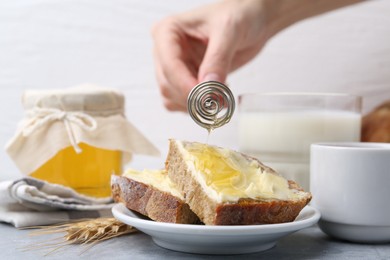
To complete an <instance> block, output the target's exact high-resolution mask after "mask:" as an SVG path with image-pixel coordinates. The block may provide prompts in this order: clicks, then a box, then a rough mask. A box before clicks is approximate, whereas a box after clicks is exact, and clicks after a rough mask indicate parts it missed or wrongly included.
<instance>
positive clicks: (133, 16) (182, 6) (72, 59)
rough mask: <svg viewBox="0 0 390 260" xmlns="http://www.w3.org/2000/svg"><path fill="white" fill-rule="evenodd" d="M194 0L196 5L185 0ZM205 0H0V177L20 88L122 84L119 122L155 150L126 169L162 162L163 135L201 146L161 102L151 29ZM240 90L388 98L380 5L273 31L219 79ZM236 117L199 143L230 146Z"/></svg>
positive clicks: (388, 6) (389, 23) (388, 17)
mask: <svg viewBox="0 0 390 260" xmlns="http://www.w3.org/2000/svg"><path fill="white" fill-rule="evenodd" d="M195 2H196V3H195ZM208 2H211V1H210V0H202V1H190V0H164V1H136V0H113V1H103V0H77V1H76V0H61V1H60V0H35V1H31V0H18V1H5V0H2V1H0V145H1V147H2V148H1V150H0V180H3V179H9V178H16V177H18V176H19V173H18V170H17V169H16V167H15V166H14V165H13V162H12V161H11V160H10V159H9V158H8V156H7V155H6V153H5V152H4V149H3V147H4V145H5V143H6V142H7V140H8V139H10V138H11V136H12V135H13V133H14V131H15V128H16V125H17V122H18V121H19V120H20V119H21V118H22V117H23V109H22V106H21V103H20V97H21V95H22V93H23V91H24V90H25V89H32V88H36V89H41V88H65V87H69V86H72V85H76V84H81V83H85V82H89V83H95V84H98V85H101V86H106V87H115V88H118V89H120V90H122V91H123V92H124V94H125V96H126V102H127V103H126V113H127V117H128V119H129V120H130V121H131V122H132V123H133V124H134V125H135V126H136V127H137V128H138V129H139V130H141V131H142V132H143V133H144V134H145V135H146V136H147V137H148V138H149V139H150V140H151V141H152V142H153V143H154V144H155V145H156V146H157V147H158V148H159V149H160V150H161V153H162V157H161V158H156V159H150V160H149V159H146V160H144V159H143V158H141V157H135V160H134V161H133V163H132V165H131V166H132V167H135V168H154V167H159V168H160V167H163V161H164V156H165V154H166V150H167V139H168V138H177V139H186V140H191V141H195V140H196V141H201V142H205V141H206V139H207V132H206V131H205V130H204V129H201V128H200V127H198V126H197V125H196V124H195V123H194V122H192V120H191V119H190V118H189V117H188V116H187V115H185V114H183V113H172V112H168V111H166V110H165V108H164V107H163V106H162V102H161V98H160V94H159V90H158V87H157V83H156V80H155V77H154V68H153V60H152V46H153V45H152V39H151V36H150V29H151V26H152V25H153V24H154V23H155V22H157V21H158V20H160V19H162V18H163V17H165V16H167V15H169V14H172V13H176V12H179V11H183V10H187V9H191V8H192V7H195V6H198V5H201V4H204V3H208ZM229 85H230V86H231V88H232V89H233V92H234V94H235V95H236V96H238V95H239V94H240V93H243V92H254V91H261V92H269V91H273V92H274V91H321V92H349V93H352V94H359V95H362V96H364V102H365V103H364V111H365V112H366V111H368V110H370V109H371V108H372V107H373V106H374V105H376V104H378V103H380V102H381V101H383V100H387V99H390V1H388V0H376V1H368V2H366V3H363V4H360V5H356V6H353V7H348V8H345V9H342V10H338V11H335V12H332V13H328V14H326V15H322V16H319V17H316V18H313V19H308V20H305V21H303V22H300V23H298V24H296V25H294V26H292V27H290V28H289V29H287V30H285V31H283V32H282V33H280V34H278V35H277V36H276V37H274V38H273V39H272V40H271V41H270V42H269V43H268V45H267V46H266V48H265V49H264V50H263V51H262V53H261V54H260V55H259V56H258V57H257V58H256V59H255V60H254V61H253V62H251V63H250V64H249V65H248V66H246V67H244V68H243V69H240V70H238V71H237V72H235V73H234V74H232V75H231V77H230V78H229ZM236 128H237V115H235V117H234V118H233V121H232V122H231V123H230V124H229V125H227V126H224V127H223V128H221V129H217V130H216V131H215V132H213V133H212V135H211V137H210V139H209V142H210V143H213V144H218V145H221V146H225V147H230V148H236V147H237V134H236Z"/></svg>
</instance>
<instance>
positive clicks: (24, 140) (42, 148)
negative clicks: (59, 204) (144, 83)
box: [6, 85, 158, 197]
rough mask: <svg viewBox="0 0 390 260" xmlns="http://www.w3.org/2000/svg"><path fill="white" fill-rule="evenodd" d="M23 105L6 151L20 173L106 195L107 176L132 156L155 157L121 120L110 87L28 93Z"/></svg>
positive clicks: (120, 101) (119, 100) (120, 106)
mask: <svg viewBox="0 0 390 260" xmlns="http://www.w3.org/2000/svg"><path fill="white" fill-rule="evenodd" d="M22 103H23V106H24V109H25V111H26V117H25V118H24V119H23V120H22V122H21V124H20V125H21V126H20V128H19V129H18V131H17V133H16V135H15V136H14V137H13V139H12V140H11V141H10V142H9V144H8V145H7V147H6V149H7V152H8V154H9V155H10V156H11V158H12V159H13V160H14V162H15V163H16V165H17V166H18V168H19V169H20V170H21V172H22V173H24V174H25V175H29V176H31V177H33V178H37V179H42V180H45V181H47V182H49V183H54V184H60V185H64V186H67V187H70V188H73V189H74V190H75V191H76V192H78V193H81V194H84V195H88V196H93V197H108V196H110V195H111V188H110V179H111V175H112V174H116V175H118V174H121V173H122V165H123V164H124V163H127V162H129V161H130V159H131V157H132V155H133V154H137V153H139V154H146V155H157V154H158V151H157V149H156V148H155V147H154V146H153V145H152V144H151V143H150V142H149V141H148V140H147V139H146V138H145V137H144V136H143V135H142V134H141V133H140V132H139V131H138V130H137V129H136V128H135V127H134V126H132V125H131V124H130V122H128V121H127V119H126V118H125V116H124V96H123V94H122V93H120V92H119V91H117V90H115V89H107V88H99V87H96V86H93V85H81V86H78V87H75V88H69V89H65V90H29V91H26V92H25V93H24V95H23V98H22Z"/></svg>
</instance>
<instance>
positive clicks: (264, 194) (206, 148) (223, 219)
mask: <svg viewBox="0 0 390 260" xmlns="http://www.w3.org/2000/svg"><path fill="white" fill-rule="evenodd" d="M166 170H167V172H168V176H169V178H170V179H171V180H172V181H173V182H174V183H175V184H176V187H177V189H178V190H179V191H180V192H181V193H182V195H183V197H184V201H185V202H186V203H188V205H189V206H190V208H191V210H192V211H194V212H195V213H196V214H197V215H198V217H199V218H200V220H201V221H202V222H203V223H205V224H206V225H251V224H271V223H283V222H291V221H293V220H294V219H295V218H296V217H297V216H298V214H299V212H300V211H301V210H302V209H303V207H305V206H306V205H307V204H308V203H309V202H310V200H311V194H310V193H309V192H305V191H303V190H302V188H300V187H299V185H298V184H297V183H295V182H293V181H288V180H286V179H284V178H282V177H281V176H279V175H278V174H277V173H276V172H275V171H273V170H272V169H271V168H269V167H267V166H265V165H263V164H262V163H261V162H259V161H258V160H257V159H255V158H251V157H249V156H246V155H243V154H241V153H238V152H234V151H231V150H228V149H223V148H219V147H214V146H210V145H206V144H200V143H195V142H184V141H179V140H170V147H169V152H168V156H167V160H166Z"/></svg>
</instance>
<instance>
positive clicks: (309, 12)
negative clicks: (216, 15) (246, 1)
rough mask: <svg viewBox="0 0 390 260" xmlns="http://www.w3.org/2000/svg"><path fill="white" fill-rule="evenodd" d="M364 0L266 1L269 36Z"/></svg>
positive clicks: (264, 2)
mask: <svg viewBox="0 0 390 260" xmlns="http://www.w3.org/2000/svg"><path fill="white" fill-rule="evenodd" d="M363 1H364V0H264V1H263V3H262V4H263V5H264V8H265V10H267V12H266V20H267V24H268V26H267V27H268V36H269V37H272V36H273V35H275V34H276V33H278V32H279V31H281V30H283V29H284V28H286V27H288V26H290V25H292V24H294V23H296V22H298V21H301V20H303V19H306V18H309V17H312V16H315V15H319V14H322V13H325V12H328V11H332V10H335V9H338V8H341V7H345V6H348V5H352V4H356V3H360V2H363Z"/></svg>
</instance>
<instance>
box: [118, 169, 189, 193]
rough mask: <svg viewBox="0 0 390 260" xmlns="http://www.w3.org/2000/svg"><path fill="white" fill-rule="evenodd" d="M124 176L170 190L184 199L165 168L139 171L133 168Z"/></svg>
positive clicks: (169, 191)
mask: <svg viewBox="0 0 390 260" xmlns="http://www.w3.org/2000/svg"><path fill="white" fill-rule="evenodd" d="M123 176H125V177H127V178H130V179H132V180H135V181H137V182H142V183H144V184H147V185H151V186H153V187H155V188H156V189H158V190H161V191H164V192H168V193H170V194H172V195H174V196H176V197H178V198H180V199H182V200H183V196H182V195H181V194H180V192H179V191H178V190H177V189H176V187H175V184H174V183H173V182H172V181H171V180H170V179H169V178H168V176H167V173H166V171H165V170H143V171H137V170H133V169H128V170H126V172H125V173H123Z"/></svg>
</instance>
